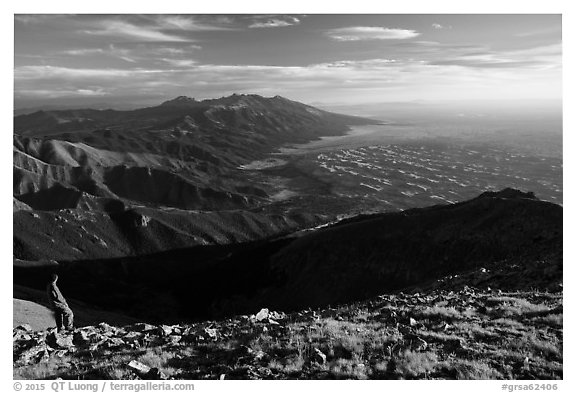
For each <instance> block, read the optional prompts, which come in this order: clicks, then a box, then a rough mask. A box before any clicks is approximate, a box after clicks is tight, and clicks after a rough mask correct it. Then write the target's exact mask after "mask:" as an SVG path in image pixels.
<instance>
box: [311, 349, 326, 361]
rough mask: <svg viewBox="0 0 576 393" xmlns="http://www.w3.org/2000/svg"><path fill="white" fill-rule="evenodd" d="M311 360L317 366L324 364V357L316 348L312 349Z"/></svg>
mask: <svg viewBox="0 0 576 393" xmlns="http://www.w3.org/2000/svg"><path fill="white" fill-rule="evenodd" d="M312 360H313V361H315V362H316V363H319V364H325V363H326V355H325V354H324V352H322V351H321V350H319V349H318V348H314V353H313V354H312Z"/></svg>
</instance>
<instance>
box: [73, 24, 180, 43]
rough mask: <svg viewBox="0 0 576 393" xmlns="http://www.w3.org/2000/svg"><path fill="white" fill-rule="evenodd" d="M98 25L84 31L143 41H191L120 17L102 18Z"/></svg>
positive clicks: (155, 27)
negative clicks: (95, 27)
mask: <svg viewBox="0 0 576 393" xmlns="http://www.w3.org/2000/svg"><path fill="white" fill-rule="evenodd" d="M98 25H99V28H97V29H95V30H85V31H84V32H85V33H87V34H92V35H105V36H112V37H122V38H129V39H136V40H141V41H172V42H186V41H191V40H190V39H188V38H184V37H181V36H177V35H174V34H168V33H164V32H162V31H160V30H158V27H157V26H139V25H136V24H134V23H129V22H127V21H123V20H118V19H107V20H102V21H101V22H100V23H98Z"/></svg>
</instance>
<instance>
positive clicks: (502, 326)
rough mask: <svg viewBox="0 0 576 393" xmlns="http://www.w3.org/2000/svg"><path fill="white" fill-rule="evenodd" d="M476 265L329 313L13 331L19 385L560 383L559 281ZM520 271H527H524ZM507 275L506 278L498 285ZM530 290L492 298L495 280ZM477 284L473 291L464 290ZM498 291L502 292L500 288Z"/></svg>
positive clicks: (535, 269)
mask: <svg viewBox="0 0 576 393" xmlns="http://www.w3.org/2000/svg"><path fill="white" fill-rule="evenodd" d="M525 268H526V270H529V273H528V274H524V275H522V274H520V275H518V273H519V272H518V271H514V268H509V267H507V266H505V265H495V266H494V267H493V268H492V267H491V268H490V269H487V268H482V269H478V270H476V271H473V272H469V273H468V274H467V275H465V276H461V277H457V276H456V277H445V278H444V279H442V280H439V281H436V282H435V284H434V285H433V286H432V287H430V288H428V289H426V290H422V291H420V292H414V291H412V292H411V293H403V292H397V293H394V294H388V295H381V296H378V297H375V298H372V299H370V300H367V301H362V302H356V303H351V304H347V305H342V306H339V307H326V308H321V309H307V310H304V311H300V312H293V313H290V314H285V313H280V312H274V311H269V310H268V309H262V310H260V311H259V312H258V313H256V314H253V315H250V316H249V315H243V316H237V317H234V318H231V319H226V320H219V321H205V322H199V323H194V324H178V325H149V324H145V323H139V324H133V325H126V326H121V327H120V326H110V325H108V324H105V323H101V324H99V325H97V326H86V327H82V328H79V329H76V330H74V331H73V332H70V333H68V334H58V333H56V332H54V329H50V330H48V331H36V332H34V331H30V329H29V327H27V326H21V327H17V328H15V329H14V334H13V339H14V378H21V379H34V378H42V379H51V378H64V379H341V378H342V379H343V378H346V379H561V378H562V377H563V366H562V361H563V350H562V345H563V333H562V316H563V307H562V293H561V283H560V280H561V275H558V271H556V272H555V274H552V275H550V274H549V272H548V276H547V278H548V280H547V285H551V284H554V285H555V290H553V291H549V290H541V289H539V285H541V284H542V282H541V281H540V282H538V281H535V282H530V281H529V277H536V276H539V275H542V274H543V273H544V272H545V271H546V270H547V269H549V268H550V266H546V262H544V261H543V262H542V263H541V264H536V265H532V266H531V267H529V268H528V267H525ZM524 273H526V272H524ZM506 275H508V276H509V279H508V280H504V281H502V279H503V278H505V277H506ZM515 277H524V279H523V280H521V282H522V285H525V286H527V287H532V290H530V291H525V290H524V291H510V290H505V291H502V290H500V289H496V288H495V285H498V284H499V283H511V284H512V283H514V285H518V282H519V281H518V280H516V282H514V278H515ZM465 282H468V283H470V282H476V283H477V284H478V286H479V287H474V286H468V285H465V284H464V283H465ZM504 286H505V285H504Z"/></svg>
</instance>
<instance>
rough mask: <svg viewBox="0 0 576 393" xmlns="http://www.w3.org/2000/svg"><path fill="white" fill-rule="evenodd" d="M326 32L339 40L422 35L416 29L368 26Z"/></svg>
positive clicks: (394, 38) (381, 38)
mask: <svg viewBox="0 0 576 393" xmlns="http://www.w3.org/2000/svg"><path fill="white" fill-rule="evenodd" d="M325 33H326V35H328V36H329V37H330V38H332V39H334V40H337V41H363V40H405V39H408V38H414V37H417V36H419V35H420V33H418V32H416V31H415V30H409V29H396V28H388V27H368V26H356V27H342V28H338V29H331V30H328V31H326V32H325Z"/></svg>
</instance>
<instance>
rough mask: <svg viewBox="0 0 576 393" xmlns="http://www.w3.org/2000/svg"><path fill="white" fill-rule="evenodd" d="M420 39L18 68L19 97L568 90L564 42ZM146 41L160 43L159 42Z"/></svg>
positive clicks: (364, 96)
mask: <svg viewBox="0 0 576 393" xmlns="http://www.w3.org/2000/svg"><path fill="white" fill-rule="evenodd" d="M402 42H404V41H402ZM402 42H398V43H397V44H398V45H400V44H401V43H402ZM418 42H419V41H410V42H408V41H406V42H404V44H405V45H404V46H405V47H406V48H408V49H409V50H410V51H413V53H417V54H422V56H412V54H411V53H412V52H410V54H409V55H408V56H405V55H404V56H402V57H395V58H371V59H362V60H352V59H342V60H338V61H330V62H319V63H313V64H308V65H299V66H270V65H258V64H244V65H242V64H238V65H223V64H199V63H195V62H194V60H192V59H190V58H189V57H188V58H184V57H183V56H184V54H182V55H181V54H177V55H175V56H174V57H173V56H170V55H165V56H162V57H155V58H154V59H155V60H154V61H150V62H149V63H147V64H146V65H144V66H141V67H134V68H130V69H125V68H95V67H94V68H68V67H50V66H17V67H16V68H15V70H14V73H15V80H14V82H15V99H16V100H17V101H20V102H21V101H23V100H24V101H25V100H28V102H30V101H33V100H34V99H37V100H41V99H45V98H46V97H59V99H61V100H68V101H75V100H76V99H78V100H85V101H83V102H87V101H86V100H88V99H89V98H90V97H92V96H94V97H96V96H97V94H104V93H106V95H107V97H108V98H107V99H109V100H112V101H110V102H113V100H116V101H117V102H119V103H122V102H123V101H126V100H129V101H131V102H142V101H143V100H147V104H153V103H155V102H161V101H162V100H164V99H166V98H169V97H170V96H178V95H190V94H192V95H195V96H196V97H202V98H207V97H215V96H222V95H227V94H231V93H233V92H237V93H257V94H263V95H276V94H280V95H286V96H289V97H293V98H295V99H298V98H300V99H303V100H305V101H306V100H325V99H326V97H346V99H347V100H348V99H349V100H351V102H352V101H353V100H355V99H356V100H367V101H369V100H381V99H386V98H393V99H397V98H398V99H440V98H444V99H472V98H482V99H489V97H495V96H498V97H499V98H510V99H517V98H531V97H534V98H542V97H552V98H557V97H559V96H560V94H561V44H557V45H550V46H542V47H534V48H529V49H522V50H516V51H495V50H490V48H486V47H481V46H469V45H452V46H451V45H447V44H438V43H434V42H424V43H422V42H420V43H418ZM408 44H410V45H408ZM131 45H132V44H131ZM139 45H140V44H139ZM150 45H152V47H149V46H150ZM394 45H396V44H394ZM145 47H149V49H150V50H152V49H153V48H157V49H159V48H158V47H157V46H154V45H153V44H146V45H145ZM176 48H177V47H176ZM186 56H189V54H186ZM139 65H140V64H139ZM168 67H170V68H168ZM35 91H38V94H35V93H34V92H35ZM51 91H52V92H54V94H53V95H50V92H51ZM90 92H93V94H92V93H90ZM91 94H92V95H91ZM54 99H55V98H54ZM60 102H61V101H60Z"/></svg>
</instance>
